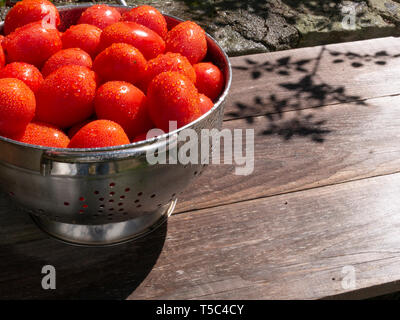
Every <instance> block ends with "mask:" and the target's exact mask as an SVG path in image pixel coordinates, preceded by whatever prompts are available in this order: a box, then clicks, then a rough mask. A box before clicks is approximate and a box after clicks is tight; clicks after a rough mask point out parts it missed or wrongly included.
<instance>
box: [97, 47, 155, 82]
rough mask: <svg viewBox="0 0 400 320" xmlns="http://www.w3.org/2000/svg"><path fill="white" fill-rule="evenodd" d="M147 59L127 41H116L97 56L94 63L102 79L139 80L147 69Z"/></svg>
mask: <svg viewBox="0 0 400 320" xmlns="http://www.w3.org/2000/svg"><path fill="white" fill-rule="evenodd" d="M146 63H147V62H146V59H145V58H144V57H143V55H142V54H141V53H140V51H139V50H138V49H136V48H135V47H133V46H131V45H129V44H127V43H114V44H112V45H111V46H110V47H108V48H107V49H105V50H104V51H102V52H101V53H99V55H98V56H97V57H96V59H95V60H94V64H93V69H94V71H96V72H97V74H98V75H99V77H100V78H101V80H103V81H110V80H122V81H128V82H131V83H132V84H135V83H136V82H138V81H139V80H140V79H141V77H143V74H144V72H145V70H146Z"/></svg>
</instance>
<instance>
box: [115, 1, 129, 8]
mask: <svg viewBox="0 0 400 320" xmlns="http://www.w3.org/2000/svg"><path fill="white" fill-rule="evenodd" d="M117 2H118V3H119V4H120V5H121V6H125V7H127V6H128V4H127V3H126V1H125V0H118V1H117Z"/></svg>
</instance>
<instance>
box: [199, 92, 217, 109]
mask: <svg viewBox="0 0 400 320" xmlns="http://www.w3.org/2000/svg"><path fill="white" fill-rule="evenodd" d="M199 98H200V111H201V114H205V113H207V112H208V111H210V110H211V109H212V107H213V106H214V103H213V102H212V101H211V100H210V98H209V97H207V96H206V95H204V94H202V93H200V94H199Z"/></svg>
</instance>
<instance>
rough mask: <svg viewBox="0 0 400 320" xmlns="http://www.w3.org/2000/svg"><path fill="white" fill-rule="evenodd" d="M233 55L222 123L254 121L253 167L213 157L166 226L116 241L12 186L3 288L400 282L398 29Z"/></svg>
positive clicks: (189, 291)
mask: <svg viewBox="0 0 400 320" xmlns="http://www.w3.org/2000/svg"><path fill="white" fill-rule="evenodd" d="M231 61H232V64H233V68H234V81H233V85H232V90H231V93H230V96H229V101H228V103H227V108H226V116H225V127H226V128H230V129H233V128H242V129H245V128H253V129H255V134H256V138H255V170H254V173H253V174H252V175H249V176H237V175H234V174H233V172H234V166H233V165H221V166H212V167H210V168H209V169H208V170H207V171H205V173H204V174H203V175H202V176H201V177H200V178H199V179H198V180H197V181H196V183H195V185H193V186H191V187H190V188H189V189H188V190H187V192H186V194H185V195H184V197H183V198H182V199H180V201H179V205H178V207H177V210H176V212H175V214H174V215H173V216H172V217H171V218H170V220H169V222H168V225H164V226H163V227H162V228H160V229H158V230H157V231H156V232H154V233H153V234H152V235H150V236H149V237H147V238H144V239H141V240H138V241H136V242H132V243H128V244H124V245H121V246H117V247H111V248H77V247H72V246H68V245H65V244H62V243H60V242H58V241H55V240H53V239H51V238H49V237H48V236H46V235H45V234H43V233H42V232H41V231H39V230H38V229H37V228H36V227H35V226H34V225H33V223H32V222H31V220H30V218H29V217H27V216H25V215H23V214H19V213H17V212H16V211H15V210H14V209H13V207H12V205H10V203H8V201H7V200H6V198H5V197H1V201H0V205H1V214H0V226H1V227H0V298H118V299H124V298H128V299H159V298H162V299H199V298H201V299H320V298H328V297H332V296H334V297H351V298H367V297H372V296H376V295H381V294H386V293H390V292H394V291H398V290H399V289H400V282H399V280H400V173H399V171H400V95H399V94H400V76H399V74H400V39H396V38H382V39H375V40H368V41H360V42H352V43H343V44H334V45H328V46H325V47H313V48H304V49H296V50H290V51H282V52H276V53H269V54H260V55H252V56H245V57H237V58H232V59H231ZM46 264H51V265H54V266H55V267H56V270H57V289H56V290H53V291H52V290H49V291H46V290H43V289H41V285H40V283H41V279H42V276H43V275H42V274H41V268H42V267H43V265H46ZM349 272H350V273H349ZM349 275H354V276H355V277H354V278H352V279H353V280H354V281H353V282H350V285H348V284H349V283H348V282H346V281H347V280H348V276H349Z"/></svg>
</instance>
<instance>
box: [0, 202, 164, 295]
mask: <svg viewBox="0 0 400 320" xmlns="http://www.w3.org/2000/svg"><path fill="white" fill-rule="evenodd" d="M0 206H1V207H2V210H1V215H0V226H1V228H0V287H1V290H0V299H118V300H120V299H125V298H127V297H128V296H129V295H130V294H131V293H132V292H133V291H134V290H135V289H136V288H137V287H138V286H139V285H140V283H141V282H142V281H143V280H144V279H145V278H146V277H147V275H148V273H149V272H150V271H151V270H152V268H153V266H154V264H155V263H156V261H157V259H158V257H159V255H160V253H161V250H162V248H163V246H164V242H165V238H166V234H167V224H166V223H165V224H163V225H162V226H160V227H159V228H158V229H157V230H155V231H154V232H152V233H151V234H149V235H148V236H146V237H144V238H140V239H138V240H135V241H132V242H128V243H125V244H120V245H116V246H111V247H77V246H72V245H68V244H65V243H62V242H60V241H57V240H55V239H53V238H50V237H49V236H47V235H46V234H44V233H43V232H41V231H40V230H39V229H38V228H37V227H36V225H35V224H34V223H33V222H32V219H31V218H30V217H29V215H28V214H26V213H24V212H21V211H20V210H19V209H18V208H17V207H15V205H14V204H13V203H11V201H10V200H8V199H7V198H6V196H5V195H3V194H0ZM45 265H52V266H54V267H55V269H56V289H55V290H44V289H42V286H41V281H42V278H43V277H44V276H45V274H42V273H41V270H42V268H43V266H45Z"/></svg>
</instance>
